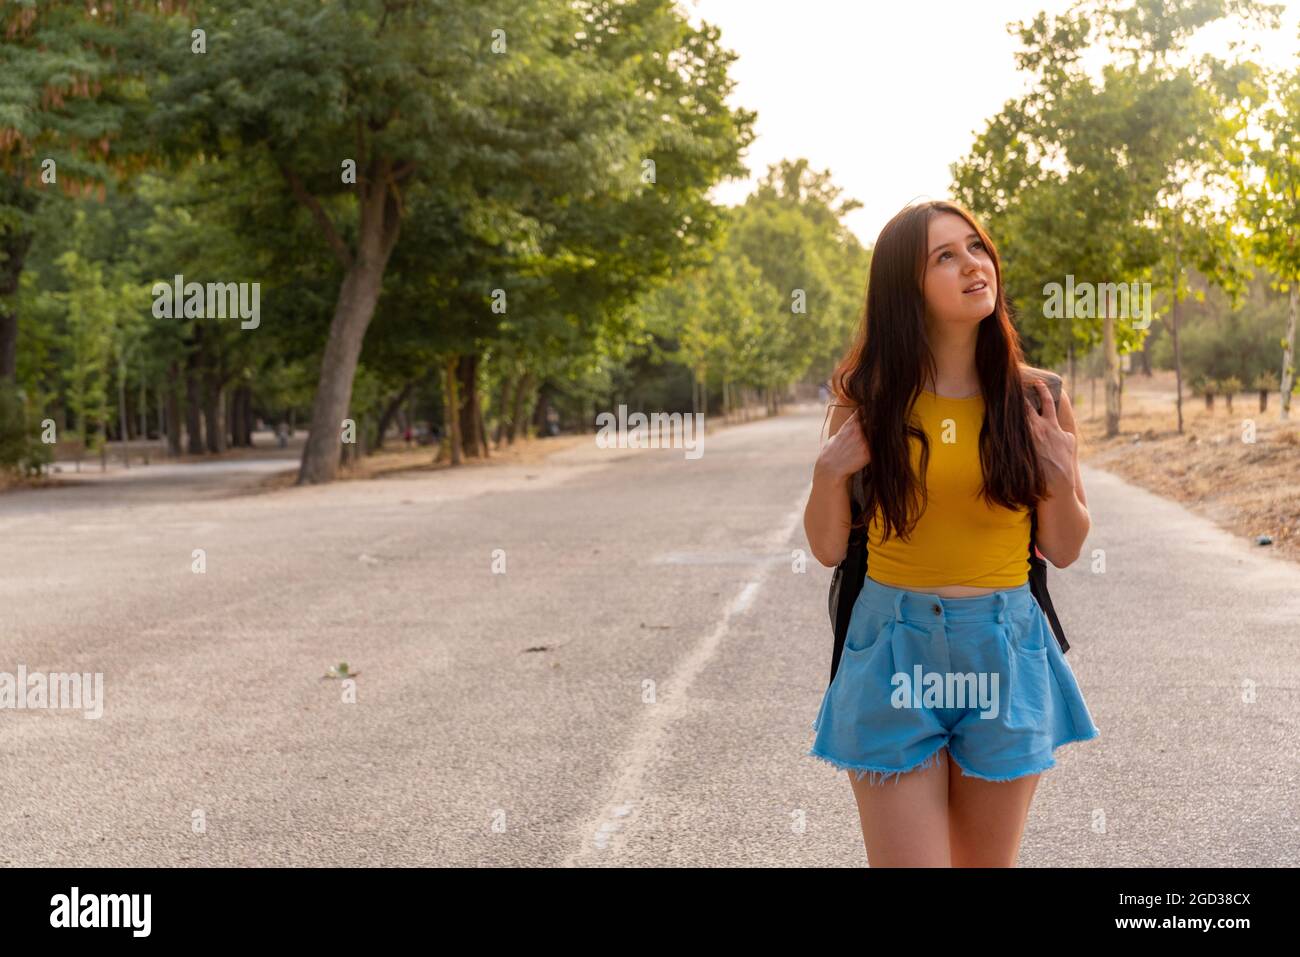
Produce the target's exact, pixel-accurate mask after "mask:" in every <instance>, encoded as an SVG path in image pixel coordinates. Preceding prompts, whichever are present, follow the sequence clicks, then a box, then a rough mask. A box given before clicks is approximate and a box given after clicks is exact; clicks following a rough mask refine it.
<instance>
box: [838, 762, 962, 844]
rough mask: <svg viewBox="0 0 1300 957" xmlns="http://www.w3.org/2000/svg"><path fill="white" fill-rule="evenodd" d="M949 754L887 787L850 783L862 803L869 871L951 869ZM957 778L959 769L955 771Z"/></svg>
mask: <svg viewBox="0 0 1300 957" xmlns="http://www.w3.org/2000/svg"><path fill="white" fill-rule="evenodd" d="M950 767H952V765H951V763H950V762H949V760H948V749H947V748H940V749H939V754H938V760H937V761H935V762H934V764H932V765H930V766H929V767H925V768H918V769H917V770H915V771H908V772H907V773H906V774H900V775H898V776H897V777H896V778H891V779H889V780H887V781H885V782H883V783H882V782H879V781H877V782H876V783H871V781H870V775H867V776H864V777H863V779H862V780H858V779H857V776H856V775H855V774H854V773H853V772H852V771H850V772H849V783H850V784H852V785H853V796H854V797H855V798H856V799H857V802H858V816H859V817H860V818H861V820H862V840H863V843H864V844H865V845H866V850H867V863H868V864H869V865H870V866H871V867H950V866H951V858H950V853H949V848H948V841H949V833H948V831H949V829H948V777H949V768H950ZM952 770H953V772H954V773H956V768H955V767H953V768H952Z"/></svg>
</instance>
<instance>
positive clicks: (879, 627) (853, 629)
mask: <svg viewBox="0 0 1300 957" xmlns="http://www.w3.org/2000/svg"><path fill="white" fill-rule="evenodd" d="M890 617H891V616H889V615H882V614H881V613H880V612H878V611H875V610H873V609H872V608H870V607H868V605H867V604H866V603H865V602H863V603H860V604H858V605H855V606H854V608H853V617H852V618H850V619H849V630H848V633H847V634H846V635H845V636H844V653H845V654H846V655H863V654H866V653H867V652H868V651H870V650H871V649H872V648H874V647H875V646H876V643H877V642H878V641H879V640H880V636H881V634H882V633H883V632H884V630H885V626H886V625H888V624H889V621H890Z"/></svg>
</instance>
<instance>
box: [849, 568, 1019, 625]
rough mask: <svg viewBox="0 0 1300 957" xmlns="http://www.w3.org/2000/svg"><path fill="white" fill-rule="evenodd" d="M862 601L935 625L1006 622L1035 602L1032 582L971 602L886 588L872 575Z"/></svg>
mask: <svg viewBox="0 0 1300 957" xmlns="http://www.w3.org/2000/svg"><path fill="white" fill-rule="evenodd" d="M858 601H860V602H865V603H866V605H867V607H868V608H870V609H871V610H872V611H874V612H877V613H878V614H882V615H890V616H892V617H894V618H896V619H897V620H899V621H910V622H912V623H914V624H922V625H934V624H939V623H940V622H943V621H996V622H999V623H1001V622H1004V621H1007V620H1009V619H1011V618H1012V617H1015V616H1017V615H1020V614H1022V613H1023V612H1025V611H1026V610H1027V609H1028V608H1029V607H1030V606H1031V605H1032V604H1033V602H1034V596H1033V592H1032V591H1031V590H1030V587H1029V582H1025V583H1024V584H1023V585H1017V586H1016V587H1014V588H1001V589H998V590H997V591H994V592H989V593H988V594H986V595H975V596H973V597H970V598H945V597H943V596H941V595H932V594H930V593H929V592H923V591H911V590H910V589H907V588H896V587H894V586H893V585H885V584H883V583H881V582H878V581H876V580H875V579H874V578H872V577H871V576H870V575H868V576H867V577H866V578H865V580H864V581H863V582H862V592H861V593H860V594H859V596H858Z"/></svg>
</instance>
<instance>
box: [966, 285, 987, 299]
mask: <svg viewBox="0 0 1300 957" xmlns="http://www.w3.org/2000/svg"><path fill="white" fill-rule="evenodd" d="M988 288H989V284H988V283H984V284H983V285H981V286H980V287H979V288H977V289H968V290H966V291H965V292H963V293H962V295H965V296H973V295H975V294H976V293H981V292H987V291H988Z"/></svg>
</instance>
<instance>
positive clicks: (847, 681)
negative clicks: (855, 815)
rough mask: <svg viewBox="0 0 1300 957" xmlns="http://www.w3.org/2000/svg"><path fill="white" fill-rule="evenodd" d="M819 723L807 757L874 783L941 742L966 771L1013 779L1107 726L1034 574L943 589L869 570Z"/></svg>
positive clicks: (912, 764)
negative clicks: (896, 583) (1039, 595)
mask: <svg viewBox="0 0 1300 957" xmlns="http://www.w3.org/2000/svg"><path fill="white" fill-rule="evenodd" d="M813 731H815V732H816V738H815V740H814V741H813V746H812V748H811V749H810V750H809V751H808V754H809V755H812V756H813V757H817V758H821V759H822V760H823V761H827V762H829V763H831V764H833V765H835V766H836V767H839V768H844V769H847V770H850V771H856V772H858V774H857V778H858V780H861V779H862V777H863V775H866V774H870V775H871V777H872V781H873V783H874V782H875V781H876V780H882V781H883V780H884V779H885V778H887V777H889V776H897V775H900V774H903V773H904V772H906V771H912V770H915V769H917V768H922V767H926V766H928V765H930V764H931V763H933V762H934V761H935V760H936V759H937V757H938V753H939V750H940V749H941V748H942V747H944V745H947V747H948V754H949V756H950V757H951V759H952V761H953V763H955V764H956V765H957V766H958V767H959V768H960V769H961V770H962V772H963V773H964V774H965V775H966V776H967V777H975V778H983V779H985V780H988V781H1009V780H1012V779H1013V778H1018V777H1022V776H1024V775H1026V774H1035V773H1037V772H1039V771H1046V770H1047V769H1048V768H1051V767H1054V766H1055V765H1056V761H1055V759H1054V758H1053V757H1052V752H1053V751H1055V750H1056V749H1057V748H1059V747H1061V745H1064V744H1069V743H1071V742H1074V741H1087V740H1089V739H1090V738H1095V737H1097V736H1098V735H1099V734H1100V733H1101V732H1100V731H1098V730H1097V727H1096V725H1094V724H1093V722H1092V716H1091V715H1090V714H1089V713H1088V706H1087V705H1086V704H1084V701H1083V695H1082V694H1081V693H1080V691H1079V686H1078V684H1077V683H1076V682H1075V680H1074V672H1072V671H1071V670H1070V666H1069V665H1068V664H1066V661H1065V655H1064V653H1063V652H1062V651H1061V646H1060V645H1059V644H1058V643H1057V641H1056V636H1055V635H1054V634H1053V633H1052V626H1051V623H1050V622H1049V621H1048V620H1047V616H1046V614H1044V612H1043V609H1042V607H1041V606H1040V605H1039V604H1038V601H1037V599H1035V598H1034V596H1033V593H1032V592H1031V591H1030V588H1029V583H1028V582H1026V583H1025V584H1023V585H1020V586H1019V587H1016V588H1005V589H1000V590H998V591H995V592H989V593H988V594H985V595H977V596H974V597H972V598H943V597H940V596H938V595H931V594H927V593H925V592H918V591H909V590H907V589H904V588H895V587H893V586H890V585H884V584H881V583H880V582H878V581H875V580H874V579H872V578H871V577H870V576H868V577H867V579H866V581H865V582H863V585H862V591H861V592H860V593H859V595H858V599H857V602H856V604H855V605H854V606H853V614H852V616H851V618H850V620H849V630H848V633H847V635H846V637H845V639H844V652H843V656H842V657H841V658H840V663H839V668H838V669H837V670H836V672H835V680H834V681H832V682H831V684H830V687H828V688H827V689H826V692H825V694H824V695H823V697H822V704H821V710H820V711H819V712H818V715H817V719H816V720H815V721H814V722H813Z"/></svg>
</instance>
